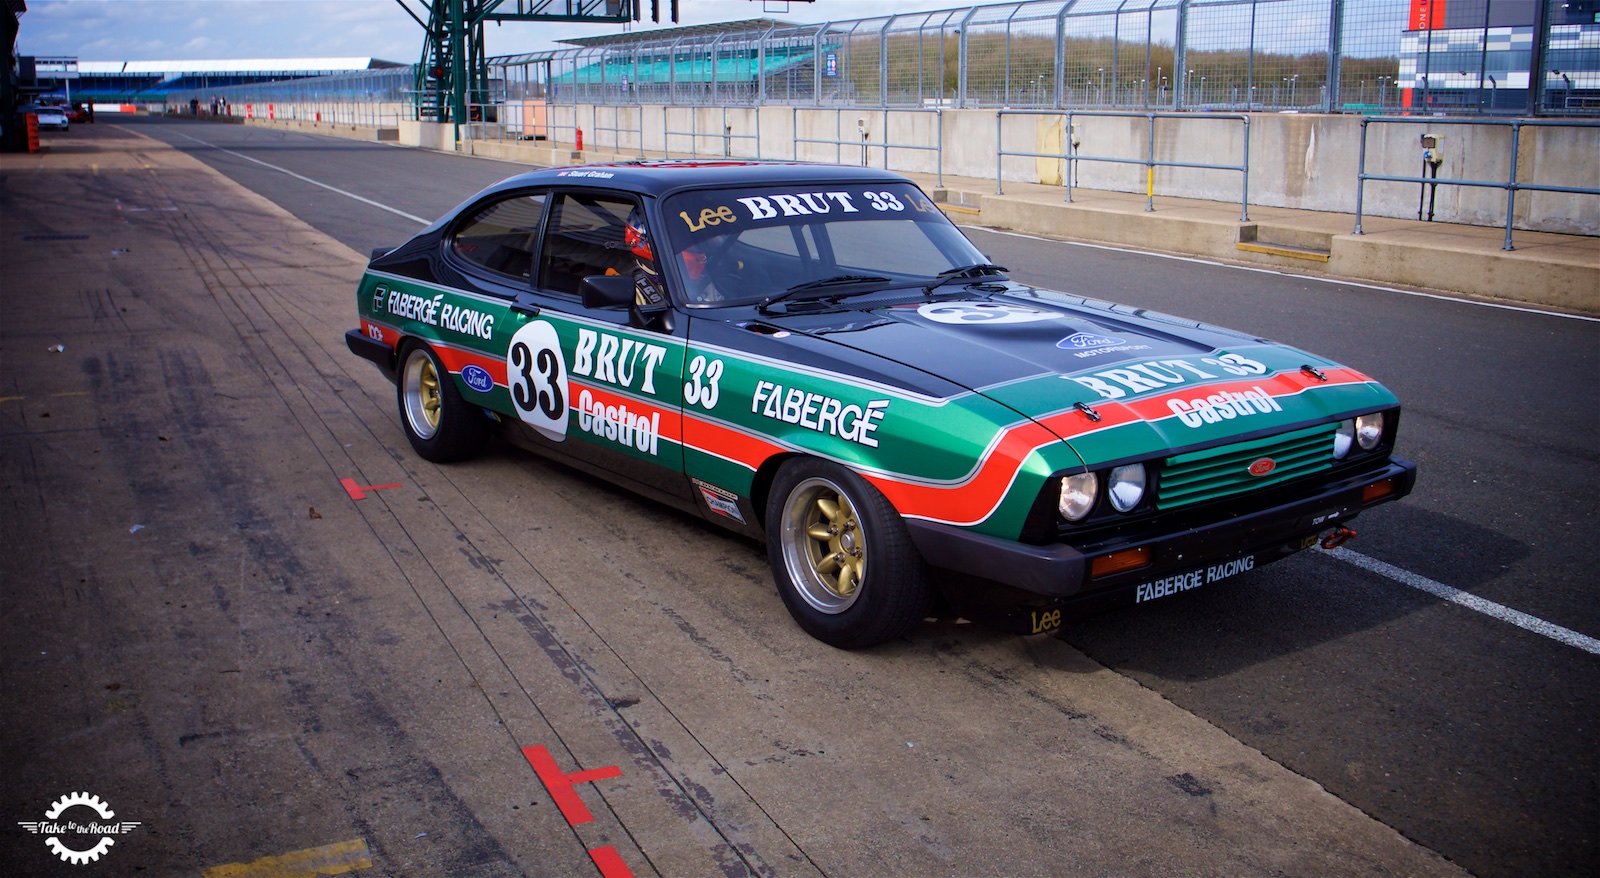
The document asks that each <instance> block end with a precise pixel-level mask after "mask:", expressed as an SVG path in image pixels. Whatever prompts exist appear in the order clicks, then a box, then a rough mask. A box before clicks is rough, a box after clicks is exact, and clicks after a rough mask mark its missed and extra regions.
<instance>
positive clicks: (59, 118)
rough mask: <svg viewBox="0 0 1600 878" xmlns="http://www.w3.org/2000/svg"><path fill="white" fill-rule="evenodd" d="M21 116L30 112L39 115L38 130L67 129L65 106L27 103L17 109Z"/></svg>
mask: <svg viewBox="0 0 1600 878" xmlns="http://www.w3.org/2000/svg"><path fill="white" fill-rule="evenodd" d="M18 112H19V113H21V114H22V115H23V116H26V115H27V114H28V113H32V114H34V115H35V116H37V117H39V130H40V131H45V130H51V131H65V130H67V108H66V107H56V106H46V105H44V104H29V105H27V106H25V107H23V108H21V109H20V110H18Z"/></svg>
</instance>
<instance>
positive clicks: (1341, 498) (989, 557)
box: [906, 458, 1417, 633]
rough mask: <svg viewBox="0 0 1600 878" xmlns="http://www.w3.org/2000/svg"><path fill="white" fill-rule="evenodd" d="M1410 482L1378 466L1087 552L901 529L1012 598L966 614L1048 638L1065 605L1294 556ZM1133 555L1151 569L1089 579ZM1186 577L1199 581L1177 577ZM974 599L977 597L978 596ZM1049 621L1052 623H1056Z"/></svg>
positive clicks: (1412, 473) (1146, 591) (1405, 468)
mask: <svg viewBox="0 0 1600 878" xmlns="http://www.w3.org/2000/svg"><path fill="white" fill-rule="evenodd" d="M1416 478H1417V466H1416V464H1414V463H1412V462H1411V461H1409V460H1401V459H1399V458H1392V459H1390V460H1389V461H1388V462H1387V463H1386V464H1384V465H1383V466H1381V467H1377V468H1374V469H1369V470H1366V471H1363V472H1361V473H1356V474H1352V475H1348V476H1346V477H1344V478H1341V479H1340V480H1338V481H1335V482H1332V483H1328V484H1324V485H1322V486H1320V487H1319V488H1318V489H1317V490H1316V491H1315V492H1314V493H1311V494H1309V495H1300V496H1297V497H1295V498H1294V499H1291V500H1284V501H1281V502H1277V503H1274V504H1273V505H1270V506H1267V507H1265V508H1258V509H1247V510H1243V511H1237V512H1236V511H1235V510H1236V509H1237V507H1235V506H1232V505H1223V506H1219V507H1218V515H1217V518H1216V520H1214V521H1211V522H1209V523H1206V524H1201V525H1196V526H1192V527H1187V528H1183V529H1180V530H1169V531H1165V532H1158V533H1153V534H1141V535H1138V536H1135V537H1132V538H1130V539H1127V540H1119V541H1117V542H1116V543H1114V544H1110V545H1101V546H1097V547H1095V548H1094V549H1092V550H1089V551H1083V550H1080V549H1079V548H1076V547H1074V546H1071V545H1066V544H1063V543H1057V544H1052V545H1047V546H1031V545H1026V544H1023V543H1017V542H1011V541H1008V540H1003V539H999V538H996V537H990V536H984V535H982V534H974V533H971V532H970V531H965V530H962V529H960V528H955V527H950V526H949V525H942V524H933V523H929V522H925V521H915V520H910V521H907V522H906V525H907V527H908V528H909V529H910V531H911V538H912V540H913V541H914V542H915V543H916V545H917V548H918V550H920V551H921V552H922V556H923V558H924V559H925V560H926V561H927V562H928V563H929V564H930V565H932V566H934V567H937V568H942V569H945V570H949V571H952V572H954V573H957V574H962V575H965V576H969V577H975V578H977V579H979V580H984V581H987V582H988V583H995V584H998V585H1000V586H1003V587H1004V588H1003V589H1001V590H999V591H1001V592H1007V593H1009V594H1005V595H1001V594H998V593H993V592H991V593H990V595H989V596H990V598H998V597H1002V596H1004V597H1010V598H1013V599H1012V600H1007V601H1004V603H1007V604H1010V606H1004V607H1001V606H991V607H976V606H973V602H972V601H970V600H958V603H960V604H962V605H963V606H961V607H959V609H961V610H963V615H969V616H970V615H974V614H975V613H977V614H979V615H983V616H985V617H987V618H984V619H982V620H981V621H985V622H987V623H989V624H993V625H996V626H997V627H1001V628H1004V629H1006V630H1020V631H1022V632H1023V633H1038V632H1039V631H1040V630H1048V628H1045V629H1041V628H1040V627H1039V625H1040V623H1039V619H1040V618H1041V615H1040V614H1041V613H1044V614H1045V615H1046V616H1048V614H1049V612H1050V611H1052V610H1055V609H1059V608H1062V607H1065V606H1067V605H1069V604H1072V605H1075V608H1076V607H1077V606H1079V605H1081V607H1082V608H1083V609H1086V610H1087V609H1099V608H1110V607H1115V606H1126V605H1130V604H1134V603H1140V602H1143V601H1146V600H1151V599H1154V598H1159V597H1164V596H1166V595H1168V594H1173V593H1176V592H1177V591H1180V590H1187V589H1189V588H1193V587H1195V586H1196V585H1204V584H1207V583H1209V582H1214V581H1217V580H1218V579H1221V578H1225V577H1226V576H1231V575H1233V574H1234V573H1237V572H1242V571H1243V570H1247V569H1251V568H1253V567H1255V566H1259V565H1260V564H1265V563H1268V562H1270V561H1274V560H1277V559H1279V558H1282V557H1285V556H1287V555H1290V554H1293V553H1294V552H1297V551H1299V550H1300V549H1303V548H1307V547H1309V546H1310V545H1312V544H1313V543H1314V542H1315V537H1316V535H1317V534H1318V533H1320V532H1321V531H1324V530H1327V529H1329V528H1332V527H1334V526H1336V525H1339V524H1343V523H1345V522H1347V521H1349V520H1351V519H1353V518H1355V517H1356V515H1358V514H1359V513H1361V512H1362V511H1363V510H1365V509H1368V508H1370V507H1373V506H1377V505H1380V504H1383V503H1387V502H1390V501H1393V500H1398V499H1400V498H1401V497H1404V496H1406V495H1407V494H1409V493H1411V489H1412V486H1413V485H1415V484H1416ZM1385 480H1389V481H1390V482H1391V485H1392V490H1390V491H1389V492H1388V493H1386V494H1384V495H1383V496H1381V497H1377V498H1375V499H1371V500H1367V499H1364V494H1365V492H1366V490H1367V489H1368V488H1369V486H1373V485H1377V484H1379V483H1381V482H1384V481H1385ZM1140 547H1145V548H1148V549H1149V552H1150V563H1149V565H1147V566H1144V567H1140V568H1139V569H1137V570H1130V571H1127V572H1123V573H1114V574H1109V575H1106V576H1102V577H1099V578H1093V579H1091V577H1090V575H1089V571H1090V564H1091V562H1092V561H1093V560H1094V559H1095V558H1096V557H1098V556H1102V555H1108V554H1111V553H1112V552H1120V551H1125V550H1129V549H1137V548H1140ZM1232 562H1239V563H1237V564H1233V563H1232ZM1230 565H1231V566H1230ZM1219 571H1220V573H1219ZM1190 573H1196V574H1198V576H1189V577H1180V576H1179V574H1190ZM958 591H959V589H958ZM976 591H977V593H984V592H983V590H982V589H981V588H980V589H977V590H976ZM952 597H955V598H960V595H959V594H955V595H952ZM990 602H991V603H992V602H993V601H992V600H991V601H990ZM980 610H981V611H982V612H981V613H979V612H978V611H980ZM995 614H998V617H996V615H995ZM1055 618H1056V619H1057V620H1058V621H1057V624H1059V614H1057V615H1056V616H1055Z"/></svg>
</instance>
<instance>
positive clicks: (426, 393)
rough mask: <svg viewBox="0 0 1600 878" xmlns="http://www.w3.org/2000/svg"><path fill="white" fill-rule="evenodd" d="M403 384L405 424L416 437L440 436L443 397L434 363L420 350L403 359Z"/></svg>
mask: <svg viewBox="0 0 1600 878" xmlns="http://www.w3.org/2000/svg"><path fill="white" fill-rule="evenodd" d="M404 382H405V384H404V386H405V399H406V420H407V421H408V422H409V423H410V426H411V430H412V432H414V433H416V434H417V436H419V437H420V438H423V439H432V438H433V435H434V434H435V433H437V432H439V412H440V406H441V405H442V404H443V396H442V395H441V393H440V388H439V372H438V370H436V369H434V367H433V359H432V358H431V357H429V356H428V355H427V354H426V353H424V352H423V351H422V350H421V349H417V350H413V351H412V352H411V355H410V356H409V357H407V358H406V369H405V376H404Z"/></svg>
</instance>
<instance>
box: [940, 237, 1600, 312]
mask: <svg viewBox="0 0 1600 878" xmlns="http://www.w3.org/2000/svg"><path fill="white" fill-rule="evenodd" d="M961 228H963V229H976V230H977V231H980V232H988V233H990V234H992V235H1005V236H1006V237H1009V238H1024V239H1026V240H1029V241H1043V242H1044V243H1046V244H1066V245H1068V246H1071V247H1087V248H1089V249H1091V250H1110V251H1112V252H1114V253H1133V254H1136V255H1139V256H1153V257H1156V258H1157V259H1172V260H1176V261H1178V262H1194V263H1197V264H1199V265H1215V266H1217V267H1218V268H1234V269H1238V270H1239V271H1254V272H1256V273H1258V274H1272V275H1277V276H1278V277H1292V278H1295V279H1297V280H1310V281H1316V282H1317V283H1324V284H1337V285H1339V286H1342V287H1360V288H1362V289H1365V290H1378V291H1380V292H1384V293H1399V294H1400V295H1402V296H1416V297H1417V298H1421V299H1437V300H1439V301H1441V302H1455V303H1457V304H1460V305H1475V306H1477V307H1479V308H1498V309H1500V310H1502V311H1521V312H1523V313H1524V314H1541V315H1543V316H1545V317H1564V318H1566V319H1568V320H1584V321H1588V322H1590V323H1600V317H1589V316H1587V315H1584V314H1567V313H1565V312H1562V311H1546V310H1544V309H1542V308H1524V307H1521V306H1519V305H1501V304H1499V303H1497V302H1481V301H1478V300H1477V299H1463V298H1459V297H1456V296H1441V295H1439V294H1437V293H1424V292H1420V291H1418V290H1404V289H1401V288H1399V287H1385V286H1380V285H1378V284H1368V283H1362V282H1360V281H1355V280H1346V279H1343V278H1337V277H1320V276H1318V275H1314V274H1294V273H1292V272H1287V271H1278V270H1276V269H1272V268H1260V267H1257V266H1252V265H1234V264H1232V263H1228V262H1217V261H1216V260H1213V259H1201V258H1199V257H1197V256H1178V255H1175V254H1172V253H1155V252H1152V251H1150V250H1135V249H1133V248H1131V247H1114V246H1112V245H1109V244H1089V243H1086V242H1083V241H1063V240H1061V239H1059V238H1045V237H1042V236H1039V235H1029V234H1026V233H1023V232H1010V231H1005V230H1003V229H991V228H989V227H988V226H974V225H962V226H961Z"/></svg>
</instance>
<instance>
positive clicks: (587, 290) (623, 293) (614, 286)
mask: <svg viewBox="0 0 1600 878" xmlns="http://www.w3.org/2000/svg"><path fill="white" fill-rule="evenodd" d="M578 293H579V294H580V295H582V296H583V307H585V308H624V307H627V306H628V305H632V304H633V278H631V277H628V276H627V275H623V274H591V275H589V276H588V277H586V278H584V279H583V282H582V283H581V284H579V285H578Z"/></svg>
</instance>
